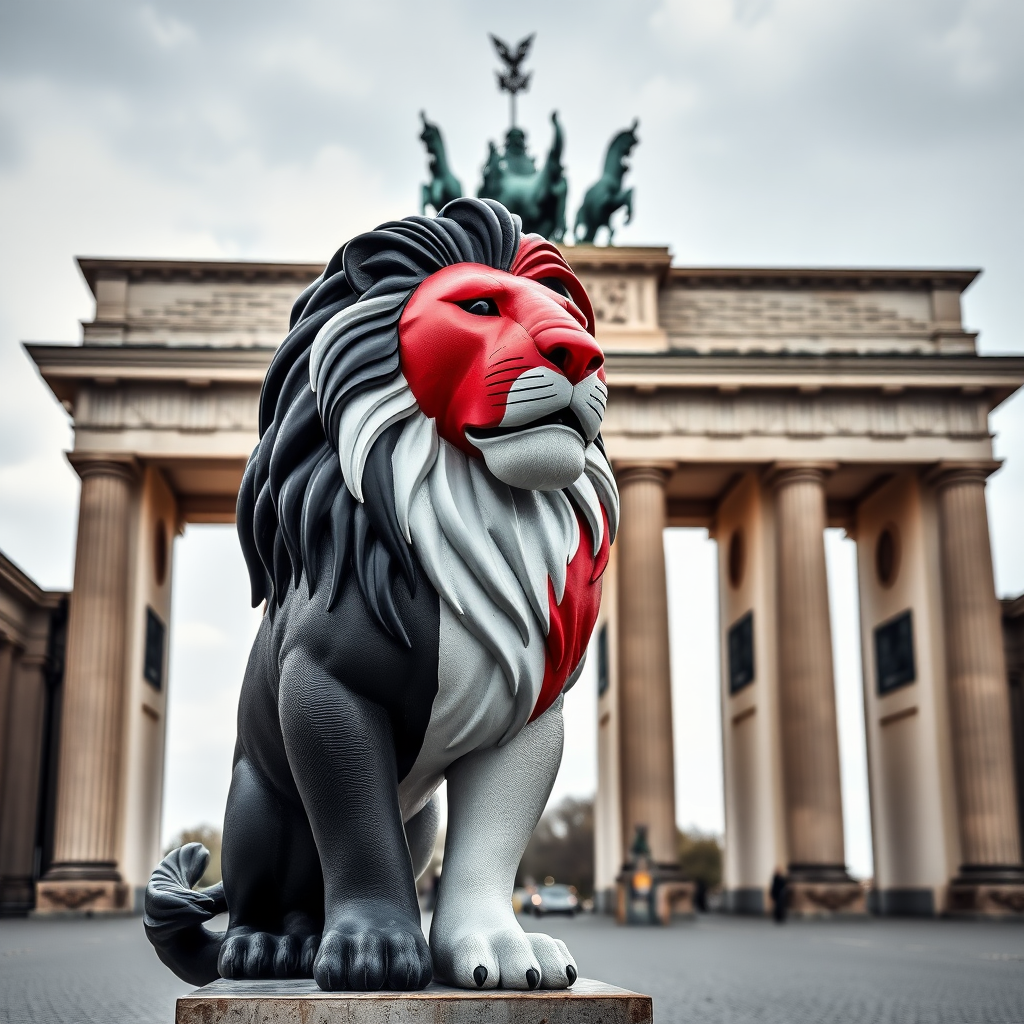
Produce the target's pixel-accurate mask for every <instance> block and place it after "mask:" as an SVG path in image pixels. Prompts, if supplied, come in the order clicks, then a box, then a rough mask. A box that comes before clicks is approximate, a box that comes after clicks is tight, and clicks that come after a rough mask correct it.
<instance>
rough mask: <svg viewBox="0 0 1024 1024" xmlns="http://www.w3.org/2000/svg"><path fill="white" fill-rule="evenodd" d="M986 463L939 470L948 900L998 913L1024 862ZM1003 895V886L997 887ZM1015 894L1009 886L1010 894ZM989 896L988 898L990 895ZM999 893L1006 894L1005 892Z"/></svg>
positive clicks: (1021, 877)
mask: <svg viewBox="0 0 1024 1024" xmlns="http://www.w3.org/2000/svg"><path fill="white" fill-rule="evenodd" d="M990 469H991V467H970V466H965V467H954V468H947V469H944V470H943V471H941V472H940V473H939V474H938V475H937V477H936V486H937V496H938V507H939V536H940V545H941V559H942V596H943V608H944V611H945V623H944V625H945V636H946V678H947V685H948V689H949V711H950V725H951V732H952V741H953V763H954V768H955V775H956V792H957V808H958V816H959V826H960V849H961V856H962V858H963V864H962V866H961V868H960V876H959V878H957V879H956V880H955V882H954V886H953V889H954V890H957V891H953V892H951V903H952V906H951V909H953V910H967V911H972V912H979V911H980V912H993V913H1002V912H1005V911H1006V910H1008V909H1014V908H1009V907H1006V906H1002V905H1001V899H1002V896H1001V892H1002V890H1003V889H1006V887H1007V886H1009V887H1010V888H1011V889H1014V890H1016V892H1015V896H1016V900H1012V899H1011V900H1010V902H1011V903H1013V902H1016V903H1018V904H1019V910H1018V912H1020V911H1024V870H1022V868H1021V850H1020V837H1019V834H1018V831H1017V808H1016V801H1015V792H1014V778H1013V740H1012V737H1011V734H1010V702H1009V692H1008V688H1007V679H1006V662H1005V654H1004V651H1003V637H1002V626H1001V620H1000V610H999V602H998V601H997V600H996V594H995V582H994V579H993V574H992V551H991V548H990V546H989V535H988V517H987V515H986V510H985V478H986V477H987V475H988V472H989V471H990ZM1003 895H1005V894H1003ZM1011 895H1014V894H1011ZM993 901H994V902H993ZM1003 902H1005V901H1003Z"/></svg>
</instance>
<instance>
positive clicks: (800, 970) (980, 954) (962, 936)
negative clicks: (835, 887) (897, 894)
mask: <svg viewBox="0 0 1024 1024" xmlns="http://www.w3.org/2000/svg"><path fill="white" fill-rule="evenodd" d="M523 923H524V925H525V927H526V928H527V929H528V930H534V931H547V932H549V933H550V934H552V935H557V936H559V937H560V938H563V939H565V941H566V942H567V943H568V944H569V948H570V949H571V950H572V951H573V954H574V955H575V957H576V960H577V962H578V963H579V966H580V972H581V974H583V975H584V976H585V977H590V978H599V979H600V980H602V981H608V982H611V983H612V984H615V985H621V986H623V987H624V988H631V989H635V990H638V991H641V992H647V993H650V994H651V995H653V996H654V1014H655V1021H656V1022H657V1024H676V1022H682V1021H686V1022H688V1024H690V1022H723V1024H739V1022H747V1021H750V1022H758V1024H776V1022H777V1024H802V1022H804V1021H808V1022H810V1021H814V1022H829V1024H873V1022H876V1021H879V1022H882V1021H884V1022H889V1021H899V1022H914V1024H917V1022H922V1024H923V1022H940V1024H945V1022H969V1024H976V1022H977V1024H980V1022H999V1024H1009V1022H1024V927H1021V926H1019V925H1014V924H994V923H993V924H989V923H983V922H950V921H897V920H887V921H879V920H867V921H862V922H860V921H858V922H834V923H827V922H790V923H788V924H786V925H785V926H783V927H777V926H775V925H773V924H772V923H771V922H769V921H762V920H750V919H740V918H729V917H721V916H717V915H712V916H707V917H702V918H700V919H698V920H696V921H693V922H678V923H676V924H674V925H673V926H672V927H671V928H667V929H656V928H629V929H624V928H617V927H616V926H615V925H614V924H613V923H612V922H611V921H610V920H609V919H608V918H603V917H593V916H589V915H588V916H585V917H579V918H576V919H575V920H567V919H564V918H548V919H544V920H543V921H534V920H532V919H524V922H523ZM188 989H189V986H187V985H185V984H184V983H183V982H180V981H178V979H177V978H175V977H174V976H173V975H172V974H171V973H170V971H168V970H167V969H166V968H165V967H164V966H163V965H162V964H161V963H160V962H159V961H158V960H157V958H156V956H155V954H154V953H153V951H152V949H151V948H150V945H149V943H148V942H147V941H146V938H145V935H144V934H143V932H142V922H141V921H140V920H139V919H138V918H119V919H114V920H101V919H93V920H65V921H54V920H0V1021H3V1022H10V1024H23V1022H29V1021H31V1022H37V1021H39V1022H46V1024H65V1022H68V1024H91V1022H97V1024H99V1022H102V1024H121V1022H124V1024H128V1022H131V1024H149V1022H153V1024H170V1022H171V1021H173V1020H174V1000H175V998H176V997H177V996H178V995H180V994H182V993H184V992H186V991H188Z"/></svg>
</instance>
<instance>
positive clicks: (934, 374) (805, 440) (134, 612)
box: [0, 246, 1024, 915]
mask: <svg viewBox="0 0 1024 1024" xmlns="http://www.w3.org/2000/svg"><path fill="white" fill-rule="evenodd" d="M565 252H566V256H567V258H568V259H569V261H570V263H571V264H572V265H573V267H574V269H575V270H576V271H577V273H578V274H579V275H580V277H581V278H582V279H583V280H584V283H585V284H586V286H587V288H588V291H589V292H590V294H591V296H592V298H593V300H594V307H595V310H596V312H597V317H598V325H599V326H598V340H599V341H600V342H601V344H602V346H603V347H604V349H605V352H606V354H607V367H606V368H607V375H608V384H609V388H610V393H611V398H610V401H609V404H608V415H607V419H606V422H605V429H604V437H605V441H606V445H607V449H608V453H609V455H610V457H611V459H612V460H613V463H614V466H615V469H616V473H617V476H618V482H619V488H620V491H621V498H622V526H621V530H620V533H619V539H618V541H617V544H616V545H615V547H614V548H613V559H612V564H611V568H610V570H609V576H608V578H607V582H606V590H605V595H606V596H605V604H604V608H603V611H602V621H601V624H600V629H599V633H598V636H597V639H596V641H595V646H596V653H595V654H594V655H593V656H595V657H596V659H597V661H598V679H599V692H600V696H599V711H598V725H597V728H598V749H599V786H598V797H597V808H596V817H597V826H596V827H597V839H596V843H597V851H596V853H597V863H596V871H597V887H598V889H599V890H605V891H606V890H609V889H610V888H611V887H612V886H613V884H614V879H615V876H616V875H617V874H618V872H619V871H620V869H621V866H622V863H623V860H624V856H625V851H626V850H627V849H628V847H629V845H630V843H631V842H632V838H633V836H634V833H635V829H636V826H637V825H645V826H647V828H648V836H649V841H650V845H651V849H652V853H653V856H654V859H655V860H656V861H659V862H665V863H669V862H673V861H675V860H676V824H675V798H674V792H673V741H672V714H671V691H670V680H669V647H670V637H669V627H668V610H667V597H666V585H665V558H664V548H663V543H662V531H663V530H664V529H665V528H666V527H670V526H698V527H706V528H707V529H708V530H710V532H711V535H712V536H713V537H714V538H715V539H716V540H717V545H718V563H719V588H718V589H719V618H720V623H721V664H722V673H721V707H722V731H723V741H724V742H723V749H724V762H725V765H724V767H725V803H726V844H725V845H726V862H725V888H726V902H727V906H728V907H729V908H730V909H732V910H735V911H739V912H759V911H761V910H763V908H764V905H765V899H766V888H767V885H768V883H769V880H770V878H771V875H772V872H773V870H774V869H775V867H776V866H777V865H781V866H784V867H785V868H786V869H787V871H788V872H789V875H790V878H791V881H792V887H793V899H794V909H795V910H796V911H797V912H801V913H844V912H845V913H859V912H864V911H865V910H866V909H867V908H866V906H865V893H864V890H863V888H862V887H861V886H860V885H859V884H858V883H857V882H855V881H854V880H852V879H851V878H850V877H849V875H848V874H847V872H846V867H845V863H844V861H845V857H844V840H843V816H842V800H841V795H840V779H839V754H838V739H837V726H836V705H835V693H834V685H833V654H832V642H831V635H830V624H829V605H828V589H827V580H826V568H825V549H824V530H825V528H826V527H828V526H833V527H842V528H844V529H845V530H846V532H847V534H848V535H849V536H850V537H852V538H854V539H855V541H856V544H857V551H858V575H859V587H860V621H861V631H862V645H863V666H864V702H865V722H866V728H867V749H868V774H869V781H870V795H871V819H872V835H873V842H874V860H875V888H874V890H873V892H872V893H871V899H872V901H873V907H872V909H874V910H876V911H878V912H882V913H916V914H939V913H957V912H964V913H990V914H1007V915H1010V914H1024V868H1022V866H1021V845H1020V830H1019V822H1018V815H1017V806H1016V796H1015V793H1016V783H1015V771H1018V770H1019V768H1015V764H1014V754H1013V745H1012V744H1013V739H1012V735H1011V725H1010V720H1011V719H1010V703H1009V701H1010V697H1009V688H1008V684H1007V671H1006V664H1005V660H1004V655H1003V648H1002V637H1001V627H1000V610H999V604H998V601H997V600H996V596H995V592H994V585H993V576H992V559H991V553H990V548H989V534H988V523H987V518H986V510H985V480H986V478H987V476H988V475H989V474H990V473H992V472H993V471H994V470H995V469H996V468H997V466H998V463H997V462H995V461H994V460H993V456H992V442H991V437H990V434H989V430H988V414H989V412H991V411H992V409H994V408H995V407H996V406H998V405H999V404H1000V403H1001V402H1003V401H1004V400H1005V399H1006V398H1007V397H1008V396H1009V395H1011V394H1012V393H1013V392H1014V391H1015V390H1016V389H1017V388H1018V387H1020V386H1021V384H1024V359H1021V358H1009V357H999V358H994V357H981V356H979V355H978V354H977V350H976V346H975V335H974V334H972V333H970V332H968V331H966V330H965V329H964V327H963V325H962V322H961V309H960V297H961V294H962V292H963V291H964V290H965V289H966V288H967V287H968V286H969V285H970V284H971V282H972V281H973V280H974V278H975V277H976V276H977V274H976V272H975V271H963V270H871V269H867V270H865V269H855V270H822V269H812V270H797V269H713V268H703V267H700V268H696V267H674V266H672V263H671V258H670V254H669V252H668V250H666V249H662V248H628V247H608V248H597V247H593V246H578V247H570V248H567V249H566V250H565ZM79 265H80V267H81V270H82V272H83V274H84V276H85V278H86V281H87V282H88V284H89V287H90V288H91V290H92V292H93V295H94V296H95V298H96V314H95V318H94V319H93V320H92V321H91V322H89V323H86V324H84V328H83V330H84V338H83V344H81V345H41V344H39V345H36V344H33V345H29V346H27V348H28V352H29V355H30V356H31V358H32V359H34V360H35V362H36V365H37V366H38V368H39V372H40V373H41V375H42V377H43V379H44V380H45V381H46V383H47V384H48V385H49V386H50V388H51V389H52V391H53V393H54V394H55V395H56V397H57V398H58V399H59V400H60V402H61V403H62V404H63V405H64V407H65V408H66V409H67V410H68V412H69V414H70V415H71V416H72V417H73V420H74V427H75V443H74V448H73V450H72V451H71V452H70V453H69V455H68V458H69V460H70V462H71V464H72V465H73V466H74V468H75V470H76V472H77V473H78V474H79V476H80V477H81V479H82V491H81V507H80V517H79V526H78V545H77V553H76V561H75V583H74V592H73V593H72V595H71V599H70V609H69V620H68V634H67V653H66V670H65V675H64V683H63V697H62V714H61V716H60V724H59V727H56V728H58V736H57V739H56V740H55V742H56V743H57V746H58V748H59V749H58V754H59V756H58V757H57V760H56V769H55V771H56V776H55V778H56V782H55V794H56V796H55V801H54V806H53V811H52V813H53V821H52V831H53V848H52V856H50V857H48V858H47V861H46V863H44V864H43V865H42V866H41V869H40V870H41V872H42V874H41V877H40V878H39V880H38V883H37V887H36V893H37V895H36V899H37V909H38V910H39V911H40V912H47V911H66V910H68V909H78V910H92V911H97V912H99V911H104V910H123V909H130V908H132V907H133V906H135V907H137V906H138V905H139V900H140V893H141V889H142V887H143V886H144V885H145V883H146V881H147V879H148V876H149V873H150V871H151V869H152V867H153V866H154V864H155V863H156V862H157V860H158V858H159V854H160V847H159V838H160V837H159V828H160V806H161V794H162V786H163V770H164V765H163V762H164V736H165V730H166V707H167V704H166V702H167V685H166V676H167V649H168V643H167V635H168V629H169V627H170V607H171V601H170V595H171V582H172V571H171V570H172V564H173V558H172V547H173V539H174V537H175V536H177V535H178V534H180V532H181V530H182V529H183V527H184V525H185V524H186V523H189V522H219V523H230V522H231V521H233V517H234V505H235V495H236V492H237V488H238V485H239V481H240V480H241V476H242V470H243V468H244V466H245V462H246V459H247V458H248V455H249V453H250V451H251V450H252V448H253V446H254V444H255V442H256V439H257V403H258V396H259V389H260V383H261V380H262V377H263V374H264V372H265V370H266V368H267V366H268V364H269V362H270V358H271V355H272V353H273V350H274V347H275V346H276V345H277V344H278V343H279V342H280V341H281V339H282V338H283V336H284V334H285V332H286V324H287V313H288V309H289V307H290V305H291V302H292V299H293V298H294V296H295V295H296V294H297V293H298V292H299V291H300V290H301V289H302V288H303V287H304V286H305V285H306V284H307V283H308V282H309V281H310V280H312V278H313V277H315V276H316V274H317V273H318V272H319V271H320V269H321V268H320V267H319V266H315V265H312V264H276V263H273V264H272V263H230V262H211V261H164V260H108V259H82V260H79ZM0 683H2V681H0ZM225 727H226V728H228V727H229V726H228V724H227V723H225ZM8 728H9V729H12V728H14V726H12V725H10V724H9V726H8ZM37 732H38V730H37ZM32 735H36V734H32ZM30 739H31V737H30ZM37 739H38V741H39V742H38V743H37V745H36V748H37V749H36V754H35V756H36V757H38V756H39V753H38V750H39V749H41V746H40V745H41V744H42V742H43V739H42V736H41V734H40V735H38V736H37ZM30 748H32V743H31V742H29V741H25V742H22V744H21V747H20V748H19V749H30ZM30 752H31V750H30ZM26 756H28V755H26ZM8 770H9V771H10V770H11V768H10V765H8ZM9 788H10V787H8V789H9ZM41 806H43V804H42V803H41ZM41 813H42V812H41ZM26 842H27V839H26Z"/></svg>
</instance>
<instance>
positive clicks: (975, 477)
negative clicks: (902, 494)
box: [924, 459, 1003, 491]
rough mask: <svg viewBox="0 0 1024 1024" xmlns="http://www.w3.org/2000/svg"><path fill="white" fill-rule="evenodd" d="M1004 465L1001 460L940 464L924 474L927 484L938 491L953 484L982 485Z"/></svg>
mask: <svg viewBox="0 0 1024 1024" xmlns="http://www.w3.org/2000/svg"><path fill="white" fill-rule="evenodd" d="M1002 465H1003V463H1002V460H1000V459H985V460H983V461H975V462H939V463H936V464H935V465H934V466H932V467H930V468H929V469H927V470H926V471H925V473H924V479H925V482H926V483H929V484H931V485H932V486H933V487H934V488H935V489H936V490H939V491H941V490H944V489H945V488H947V487H949V486H950V485H951V484H981V485H982V486H984V484H985V481H986V480H987V479H988V478H989V477H990V476H991V475H992V474H993V473H994V472H995V471H996V470H997V469H999V468H1001V466H1002Z"/></svg>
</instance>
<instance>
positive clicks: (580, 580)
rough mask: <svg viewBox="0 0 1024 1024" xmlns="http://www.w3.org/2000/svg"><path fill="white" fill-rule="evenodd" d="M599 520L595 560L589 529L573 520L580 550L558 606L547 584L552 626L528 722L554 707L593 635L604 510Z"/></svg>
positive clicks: (604, 545) (604, 552) (603, 553)
mask: <svg viewBox="0 0 1024 1024" xmlns="http://www.w3.org/2000/svg"><path fill="white" fill-rule="evenodd" d="M601 516H602V518H603V519H604V534H603V537H602V539H601V547H600V549H599V550H598V552H597V555H596V556H595V555H594V545H593V538H592V535H591V533H590V527H589V526H587V524H586V523H585V522H584V521H583V520H582V519H581V518H580V517H579V515H577V517H576V518H577V520H578V522H579V524H580V546H579V547H578V548H577V549H576V554H575V555H574V556H573V560H572V561H571V562H570V563H569V565H568V568H567V569H566V573H565V593H564V594H563V595H562V603H561V604H556V603H555V593H554V590H553V588H552V586H551V581H550V580H549V581H548V615H549V621H550V623H551V625H550V627H549V629H548V635H547V639H546V641H545V645H544V646H545V651H544V682H543V684H542V685H541V688H540V696H539V697H538V698H537V703H536V704H535V705H534V708H533V714H532V715H530V721H531V722H532V721H533V720H534V719H535V718H538V717H539V716H540V715H542V714H544V712H545V711H547V709H548V708H549V707H551V705H552V704H554V702H555V700H556V699H557V698H558V695H559V694H560V693H561V692H562V687H563V686H565V681H566V680H567V679H568V678H569V676H570V675H571V674H572V672H573V670H574V669H575V668H576V666H577V665H579V663H580V660H581V659H582V658H583V655H584V653H585V652H586V649H587V644H588V643H590V637H591V634H592V633H593V632H594V626H595V624H596V623H597V613H598V611H599V610H600V608H601V576H602V574H603V573H604V570H605V568H606V566H607V565H608V516H607V514H606V513H605V511H604V509H602V510H601Z"/></svg>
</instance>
